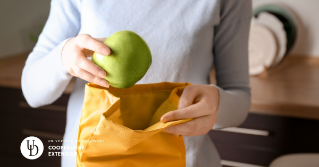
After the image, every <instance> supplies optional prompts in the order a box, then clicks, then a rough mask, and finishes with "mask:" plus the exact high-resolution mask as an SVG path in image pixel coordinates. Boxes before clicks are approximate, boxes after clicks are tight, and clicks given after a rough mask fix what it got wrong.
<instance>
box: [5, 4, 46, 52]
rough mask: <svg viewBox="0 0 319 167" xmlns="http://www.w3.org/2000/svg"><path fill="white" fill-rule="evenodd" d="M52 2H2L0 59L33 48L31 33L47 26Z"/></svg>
mask: <svg viewBox="0 0 319 167" xmlns="http://www.w3.org/2000/svg"><path fill="white" fill-rule="evenodd" d="M50 2H51V1H50V0H0V58H3V57H6V56H10V55H14V54H19V53H23V52H26V51H29V50H31V49H32V48H33V46H34V43H33V42H31V41H30V40H29V37H28V35H29V33H30V32H33V33H35V32H37V31H38V30H39V26H41V25H42V24H45V22H46V20H47V18H48V16H49V12H50Z"/></svg>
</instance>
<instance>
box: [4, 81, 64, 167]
mask: <svg viewBox="0 0 319 167" xmlns="http://www.w3.org/2000/svg"><path fill="white" fill-rule="evenodd" d="M0 92H1V94H0V106H1V107H0V115H1V116H0V131H1V138H0V143H3V144H1V146H0V157H1V161H0V166H39V167H40V166H52V167H53V166H56V167H58V166H61V157H59V156H48V152H49V149H48V147H49V146H52V145H54V146H61V145H62V143H61V141H60V142H54V143H52V142H49V140H52V139H53V140H55V139H57V140H62V139H63V134H64V130H65V124H66V106H67V103H68V99H69V95H62V96H61V97H60V98H59V99H58V100H57V101H56V102H54V103H53V104H51V105H47V106H43V107H40V108H31V107H30V106H29V105H28V103H27V102H26V101H25V99H24V98H23V95H22V91H21V90H20V89H11V88H1V87H0ZM28 136H36V137H38V138H40V139H41V140H42V142H43V144H44V152H43V154H42V156H41V157H39V158H38V159H37V160H36V161H31V160H28V159H26V158H24V157H23V156H22V154H21V152H20V145H21V142H22V141H23V139H24V138H26V137H28ZM51 152H52V150H51Z"/></svg>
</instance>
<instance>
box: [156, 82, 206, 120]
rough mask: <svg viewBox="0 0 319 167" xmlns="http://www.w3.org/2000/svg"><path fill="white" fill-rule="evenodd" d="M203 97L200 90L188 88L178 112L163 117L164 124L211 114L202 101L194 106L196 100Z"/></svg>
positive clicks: (185, 90)
mask: <svg viewBox="0 0 319 167" xmlns="http://www.w3.org/2000/svg"><path fill="white" fill-rule="evenodd" d="M198 96H201V92H200V91H199V89H196V88H195V87H193V86H189V87H186V88H185V89H184V91H183V93H182V95H181V98H180V100H179V104H178V108H179V109H178V110H175V111H171V112H168V113H166V114H164V115H163V116H162V117H161V121H162V122H168V121H174V120H179V119H187V118H196V117H200V116H205V115H208V114H210V113H209V111H208V110H205V106H206V105H205V104H202V103H203V101H200V102H198V103H196V104H193V102H194V100H195V99H196V98H197V97H198Z"/></svg>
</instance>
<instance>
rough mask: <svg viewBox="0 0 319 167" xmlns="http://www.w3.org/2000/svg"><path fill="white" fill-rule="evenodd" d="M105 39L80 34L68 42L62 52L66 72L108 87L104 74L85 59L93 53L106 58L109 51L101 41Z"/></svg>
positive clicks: (99, 68)
mask: <svg viewBox="0 0 319 167" xmlns="http://www.w3.org/2000/svg"><path fill="white" fill-rule="evenodd" d="M104 40H105V38H104V39H103V38H97V39H95V38H92V37H91V36H90V35H87V34H80V35H78V36H76V37H74V38H71V39H70V40H68V41H67V42H66V43H65V45H64V48H63V50H62V63H63V65H64V66H65V67H66V69H67V70H68V72H69V73H70V74H71V75H73V76H75V77H79V78H82V79H83V80H86V81H89V82H92V83H95V84H98V85H100V86H103V87H109V84H108V82H107V81H106V80H105V79H104V78H105V76H106V72H105V71H104V70H103V69H102V68H101V67H99V66H97V65H96V64H94V63H93V62H91V61H90V60H88V59H87V57H91V56H92V55H93V53H94V52H97V53H99V54H101V55H104V56H107V55H109V54H110V53H111V49H110V48H109V47H108V46H106V45H105V44H104V43H103V41H104Z"/></svg>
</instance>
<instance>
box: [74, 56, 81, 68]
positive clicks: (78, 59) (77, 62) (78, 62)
mask: <svg viewBox="0 0 319 167" xmlns="http://www.w3.org/2000/svg"><path fill="white" fill-rule="evenodd" d="M81 63H82V62H81V59H80V58H79V57H76V58H75V60H74V64H75V65H76V66H81Z"/></svg>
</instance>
